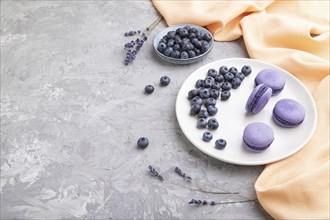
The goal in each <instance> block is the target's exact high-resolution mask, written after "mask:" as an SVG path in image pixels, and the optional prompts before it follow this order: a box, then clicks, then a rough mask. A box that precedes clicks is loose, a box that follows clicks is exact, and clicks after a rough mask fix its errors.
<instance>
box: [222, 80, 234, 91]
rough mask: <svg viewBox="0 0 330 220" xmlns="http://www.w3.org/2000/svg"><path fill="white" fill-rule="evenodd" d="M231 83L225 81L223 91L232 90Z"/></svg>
mask: <svg viewBox="0 0 330 220" xmlns="http://www.w3.org/2000/svg"><path fill="white" fill-rule="evenodd" d="M231 87H232V86H231V83H230V82H224V83H222V85H221V89H222V90H223V91H228V90H230V89H231Z"/></svg>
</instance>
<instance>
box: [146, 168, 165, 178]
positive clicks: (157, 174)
mask: <svg viewBox="0 0 330 220" xmlns="http://www.w3.org/2000/svg"><path fill="white" fill-rule="evenodd" d="M148 168H149V173H150V174H151V175H153V176H155V177H156V178H157V179H159V180H160V181H163V180H164V178H163V176H162V175H160V174H159V173H158V172H157V171H156V170H155V168H153V167H152V166H151V165H149V166H148Z"/></svg>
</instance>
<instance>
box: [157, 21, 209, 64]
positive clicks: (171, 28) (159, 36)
mask: <svg viewBox="0 0 330 220" xmlns="http://www.w3.org/2000/svg"><path fill="white" fill-rule="evenodd" d="M186 25H188V26H190V27H194V28H196V29H197V30H199V31H200V32H202V33H203V34H204V33H208V34H210V36H211V37H212V40H211V41H209V49H208V50H207V51H206V52H205V53H203V54H200V55H198V56H196V57H192V58H188V59H179V58H172V57H168V56H165V55H164V54H162V53H160V52H159V51H158V50H157V46H158V43H159V41H160V40H161V39H162V38H163V36H165V35H166V34H167V33H168V32H169V31H175V30H176V29H178V28H180V27H184V26H186ZM213 44H214V38H213V36H212V34H211V33H210V32H209V31H208V30H206V29H205V28H203V27H201V26H197V25H194V24H177V25H173V26H169V27H168V28H165V29H164V30H162V31H161V32H159V33H158V34H157V36H156V37H155V39H154V49H155V51H156V53H157V54H158V56H159V57H160V58H161V59H163V60H165V61H167V62H170V63H174V64H190V63H195V62H198V61H200V60H201V59H203V58H204V57H205V56H206V55H207V54H208V53H209V52H210V51H211V50H212V48H213Z"/></svg>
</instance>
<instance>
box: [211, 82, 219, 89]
mask: <svg viewBox="0 0 330 220" xmlns="http://www.w3.org/2000/svg"><path fill="white" fill-rule="evenodd" d="M211 88H212V89H215V90H220V89H221V83H219V82H214V83H213V84H212V86H211Z"/></svg>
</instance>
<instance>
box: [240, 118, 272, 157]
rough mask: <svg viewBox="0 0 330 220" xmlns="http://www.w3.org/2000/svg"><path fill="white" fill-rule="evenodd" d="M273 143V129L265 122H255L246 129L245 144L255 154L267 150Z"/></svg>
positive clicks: (244, 134)
mask: <svg viewBox="0 0 330 220" xmlns="http://www.w3.org/2000/svg"><path fill="white" fill-rule="evenodd" d="M273 141H274V131H273V129H272V128H271V127H270V126H269V125H267V124H265V123H263V122H253V123H251V124H249V125H247V126H246V127H245V129H244V133H243V142H244V144H245V146H246V147H247V148H248V149H250V150H252V151H254V152H261V151H264V150H266V149H267V148H268V147H269V146H270V145H271V144H272V143H273Z"/></svg>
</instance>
